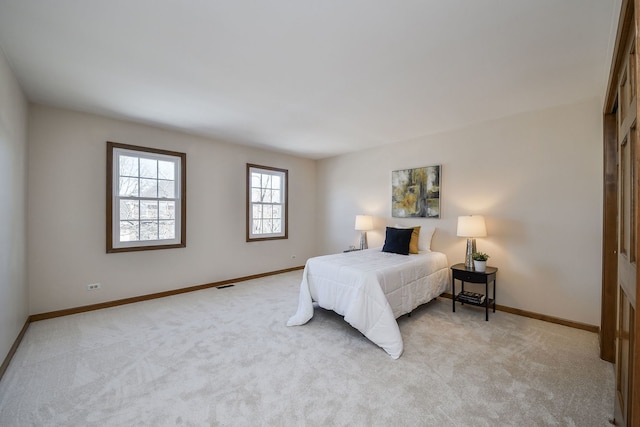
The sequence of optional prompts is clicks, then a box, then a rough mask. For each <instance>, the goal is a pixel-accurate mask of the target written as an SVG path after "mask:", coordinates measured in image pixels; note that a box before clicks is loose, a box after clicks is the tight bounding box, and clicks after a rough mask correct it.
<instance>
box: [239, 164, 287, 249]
mask: <svg viewBox="0 0 640 427" xmlns="http://www.w3.org/2000/svg"><path fill="white" fill-rule="evenodd" d="M287 180H288V171H287V170H285V169H278V168H272V167H268V166H259V165H251V164H247V241H248V242H250V241H255V240H270V239H286V238H287V229H288V223H287Z"/></svg>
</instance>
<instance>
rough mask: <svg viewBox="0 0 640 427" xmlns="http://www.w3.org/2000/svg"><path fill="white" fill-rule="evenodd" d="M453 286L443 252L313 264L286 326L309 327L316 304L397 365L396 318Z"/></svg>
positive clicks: (344, 257)
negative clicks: (328, 311)
mask: <svg viewBox="0 0 640 427" xmlns="http://www.w3.org/2000/svg"><path fill="white" fill-rule="evenodd" d="M448 283H449V269H448V262H447V257H446V255H445V254H443V253H440V252H424V253H420V254H416V255H397V254H391V253H387V252H381V250H380V248H376V249H368V250H364V251H357V252H347V253H343V254H335V255H326V256H320V257H315V258H311V259H309V260H308V261H307V263H306V265H305V268H304V273H303V276H302V283H301V284H300V298H299V301H298V311H297V313H296V314H295V315H294V316H293V317H291V318H290V319H289V321H288V322H287V325H288V326H295V325H303V324H305V323H307V322H308V321H309V320H310V319H311V318H312V317H313V301H316V302H317V303H318V305H319V306H320V307H322V308H325V309H328V310H333V311H335V312H336V313H338V314H340V315H342V316H344V320H346V321H347V322H348V323H349V324H350V325H351V326H353V327H354V328H356V329H358V330H359V331H360V332H362V334H363V335H364V336H366V337H367V338H368V339H370V340H371V341H373V342H374V343H375V344H377V345H379V346H380V347H382V348H383V349H384V350H385V351H386V352H387V353H389V355H390V356H391V357H393V358H394V359H397V358H398V357H400V355H401V354H402V350H403V342H402V336H401V335H400V329H399V328H398V323H397V322H396V318H398V317H400V316H402V315H403V314H406V313H409V312H411V311H412V310H413V309H414V308H416V307H417V306H419V305H421V304H424V303H426V302H428V301H430V300H432V299H433V298H435V297H437V296H438V295H440V294H441V293H442V292H444V291H445V290H446V289H447V286H448Z"/></svg>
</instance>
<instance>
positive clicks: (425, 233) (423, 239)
mask: <svg viewBox="0 0 640 427" xmlns="http://www.w3.org/2000/svg"><path fill="white" fill-rule="evenodd" d="M393 227H394V228H413V227H417V225H401V224H396V225H394V226H393ZM435 232H436V228H435V227H425V226H424V225H423V226H421V227H420V236H419V239H418V250H419V251H425V252H431V239H433V233H435Z"/></svg>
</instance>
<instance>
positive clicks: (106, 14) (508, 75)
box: [0, 0, 621, 158]
mask: <svg viewBox="0 0 640 427" xmlns="http://www.w3.org/2000/svg"><path fill="white" fill-rule="evenodd" d="M620 2H621V0H395V1H394V0H315V1H314V0H217V1H214V0H183V1H178V0H108V1H100V0H55V1H53V0H0V46H1V47H2V49H3V51H4V53H5V55H6V57H7V58H8V60H9V62H10V64H11V67H12V68H13V70H14V72H15V73H16V75H17V76H18V79H19V80H20V83H21V85H22V87H23V88H24V90H25V92H26V95H27V97H28V98H29V100H31V101H33V102H37V103H42V104H47V105H53V106H60V107H65V108H70V109H74V110H81V111H88V112H93V113H97V114H102V115H105V116H109V117H115V118H124V119H128V120H133V121H137V122H142V123H148V124H153V125H159V126H163V127H168V128H173V129H180V130H183V131H186V132H190V133H194V134H198V135H204V136H209V137H213V138H216V139H222V140H226V141H229V142H235V143H241V144H248V145H252V146H259V147H265V148H269V149H275V150H278V151H284V152H288V153H292V154H296V155H300V156H304V157H309V158H323V157H327V156H332V155H336V154H341V153H346V152H352V151H356V150H361V149H365V148H368V147H372V146H377V145H382V144H388V143H393V142H397V141H402V140H407V139H411V138H415V137H418V136H422V135H427V134H432V133H436V132H439V131H443V130H448V129H453V128H458V127H461V126H465V125H468V124H471V123H476V122H482V121H486V120H490V119H493V118H498V117H504V116H509V115H512V114H516V113H519V112H524V111H530V110H536V109H541V108H547V107H551V106H555V105H561V104H568V103H572V102H575V101H579V100H583V99H586V98H591V97H598V96H599V97H603V95H604V91H605V88H606V84H607V78H608V73H609V67H610V62H611V51H612V47H613V43H614V38H615V30H616V26H617V21H618V15H619V10H620ZM127 142H130V143H133V142H134V141H127Z"/></svg>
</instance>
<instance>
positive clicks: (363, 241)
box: [360, 231, 368, 250]
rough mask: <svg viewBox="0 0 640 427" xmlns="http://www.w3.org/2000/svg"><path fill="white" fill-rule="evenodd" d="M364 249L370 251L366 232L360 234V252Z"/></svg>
mask: <svg viewBox="0 0 640 427" xmlns="http://www.w3.org/2000/svg"><path fill="white" fill-rule="evenodd" d="M364 249H368V245H367V232H366V231H362V232H361V233H360V250H364Z"/></svg>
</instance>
